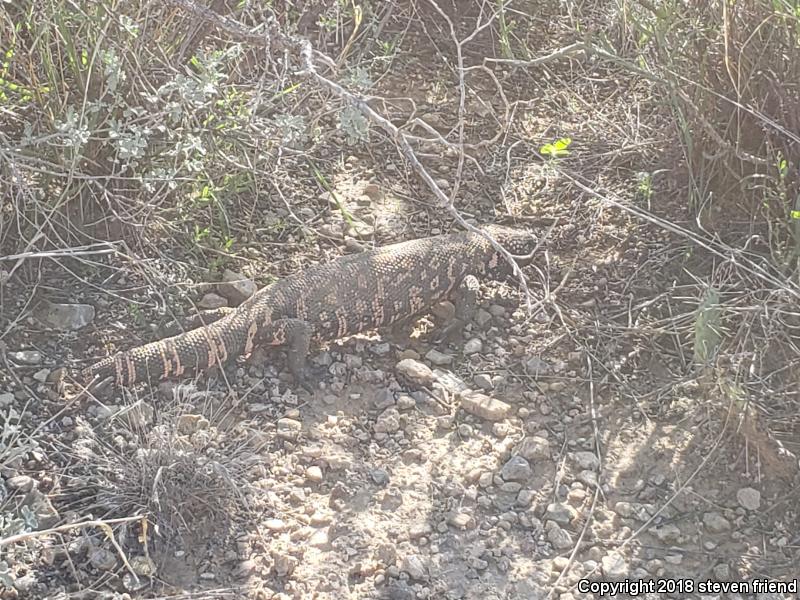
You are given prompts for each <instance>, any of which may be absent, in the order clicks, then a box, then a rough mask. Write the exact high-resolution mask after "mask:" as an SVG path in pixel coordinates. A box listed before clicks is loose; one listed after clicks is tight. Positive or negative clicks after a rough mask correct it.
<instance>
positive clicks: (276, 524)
mask: <svg viewBox="0 0 800 600" xmlns="http://www.w3.org/2000/svg"><path fill="white" fill-rule="evenodd" d="M264 527H266V528H267V529H269V530H270V531H277V532H281V531H285V530H286V523H285V522H284V521H283V520H281V519H267V520H266V521H264Z"/></svg>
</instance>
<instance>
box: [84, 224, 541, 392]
mask: <svg viewBox="0 0 800 600" xmlns="http://www.w3.org/2000/svg"><path fill="white" fill-rule="evenodd" d="M483 231H484V232H485V233H487V234H489V235H490V236H492V237H493V238H494V239H495V240H496V241H497V242H499V243H500V244H502V245H503V247H504V248H505V249H506V250H508V251H509V252H510V253H511V254H512V255H525V254H528V253H530V254H532V252H533V250H534V249H535V246H536V237H535V236H534V235H533V234H532V233H530V232H528V231H523V230H518V229H512V228H508V227H503V226H499V225H490V226H488V227H484V228H483ZM530 254H528V256H525V257H524V259H527V260H529V259H530ZM510 273H511V267H510V265H509V263H508V262H507V261H506V260H505V258H503V256H502V255H501V254H500V253H499V252H498V251H497V250H496V249H495V248H494V247H493V246H492V245H491V244H490V243H489V241H487V239H486V238H485V237H483V236H481V235H478V234H475V233H471V232H460V233H452V234H447V235H439V236H434V237H428V238H421V239H416V240H410V241H406V242H400V243H397V244H392V245H389V246H383V247H381V248H377V249H375V250H370V251H366V252H361V253H358V254H351V255H346V256H343V257H341V258H338V259H336V260H333V261H331V262H328V263H325V264H320V265H315V266H312V267H309V268H308V269H306V270H304V271H302V272H300V273H297V274H296V275H293V276H290V277H287V278H285V279H282V280H279V281H277V282H275V283H273V284H271V285H269V286H267V287H265V288H263V289H261V290H259V291H258V292H256V294H254V295H253V296H252V297H250V298H249V299H248V300H247V301H245V302H244V303H243V304H241V305H240V306H238V307H237V308H235V309H227V310H222V311H216V315H214V316H212V317H211V318H210V319H206V324H205V325H203V326H201V327H198V328H196V329H193V330H190V331H186V332H184V333H181V334H179V335H176V336H173V337H169V338H165V339H162V340H159V341H156V342H152V343H149V344H145V345H143V346H139V347H136V348H132V349H130V350H126V351H123V352H118V353H117V354H115V355H113V356H110V357H108V358H105V359H103V360H101V361H99V362H97V363H95V364H94V365H92V366H90V367H88V368H87V369H85V370H84V371H83V376H84V378H85V379H86V380H87V381H91V382H99V381H103V380H106V379H108V378H113V381H114V383H116V385H120V386H130V385H133V384H135V383H138V382H140V381H145V380H149V381H152V380H157V379H165V378H171V377H174V378H179V377H183V376H189V375H193V374H195V373H197V372H199V371H203V370H205V369H208V368H210V367H212V366H214V365H222V364H224V363H226V362H227V361H229V360H231V359H233V358H235V357H237V356H240V355H247V354H250V353H251V352H252V351H253V349H254V348H255V347H256V346H257V345H285V346H287V350H288V366H289V370H290V371H291V372H292V374H293V375H294V376H295V378H296V380H297V381H299V382H301V383H302V382H303V372H304V367H305V361H306V356H307V354H308V350H309V346H310V345H311V344H312V343H313V344H318V343H320V342H323V341H330V340H336V339H339V338H342V337H345V336H349V335H353V334H355V333H360V332H363V331H367V330H372V329H377V328H379V327H383V326H388V325H392V324H394V323H397V322H398V321H402V320H406V319H410V318H411V317H414V316H416V315H419V314H420V313H423V312H425V311H426V310H427V309H430V308H431V307H432V306H434V305H435V304H437V303H439V302H441V301H442V300H445V299H448V298H453V299H454V300H455V301H456V306H457V308H458V314H459V315H461V314H464V312H465V311H466V310H467V308H466V307H468V305H469V304H470V303H472V304H474V292H475V289H476V288H477V283H478V279H480V278H494V279H499V278H503V277H507V276H508V275H509V274H510ZM201 318H204V317H203V316H202V315H201ZM214 319H216V320H214ZM209 320H211V321H212V322H208V321H209Z"/></svg>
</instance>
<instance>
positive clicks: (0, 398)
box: [0, 392, 14, 406]
mask: <svg viewBox="0 0 800 600" xmlns="http://www.w3.org/2000/svg"><path fill="white" fill-rule="evenodd" d="M13 403H14V394H12V393H11V392H6V393H5V394H0V406H11V405H12V404H13Z"/></svg>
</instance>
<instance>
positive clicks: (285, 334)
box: [254, 319, 313, 389]
mask: <svg viewBox="0 0 800 600" xmlns="http://www.w3.org/2000/svg"><path fill="white" fill-rule="evenodd" d="M312 334H313V331H312V328H311V326H310V325H309V324H308V323H307V322H306V321H303V320H302V319H277V320H276V321H273V322H272V323H270V325H269V326H268V327H264V328H263V330H262V331H257V332H256V334H255V336H254V342H255V343H256V344H258V345H267V346H286V352H287V356H288V359H287V362H288V367H289V372H290V373H291V374H292V376H293V377H294V380H295V381H296V382H297V383H299V384H300V385H302V386H303V387H304V388H306V389H309V386H310V381H309V377H308V371H307V369H306V359H307V358H308V349H309V347H310V346H311V337H312Z"/></svg>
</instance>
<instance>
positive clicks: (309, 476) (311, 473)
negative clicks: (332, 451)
mask: <svg viewBox="0 0 800 600" xmlns="http://www.w3.org/2000/svg"><path fill="white" fill-rule="evenodd" d="M306 480H308V481H310V482H311V483H320V482H321V481H322V469H321V468H319V467H318V466H316V465H314V466H311V467H308V468H307V469H306Z"/></svg>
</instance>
